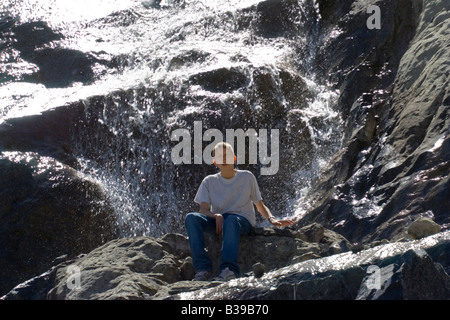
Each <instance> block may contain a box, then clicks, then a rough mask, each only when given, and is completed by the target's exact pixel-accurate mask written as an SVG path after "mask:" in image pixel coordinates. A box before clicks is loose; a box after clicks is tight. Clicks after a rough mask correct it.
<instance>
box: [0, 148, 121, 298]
mask: <svg viewBox="0 0 450 320" xmlns="http://www.w3.org/2000/svg"><path fill="white" fill-rule="evenodd" d="M0 177H1V178H0V218H1V221H2V223H1V225H0V256H1V259H0V279H1V281H0V284H1V285H0V292H2V293H6V292H7V291H9V290H10V289H11V288H13V287H14V286H15V285H17V284H18V283H20V282H22V281H24V280H26V279H30V278H31V277H32V276H35V275H38V274H40V273H42V272H44V271H45V270H48V269H49V267H50V266H51V263H52V261H53V260H54V259H55V258H56V257H58V256H60V255H62V254H68V255H70V256H74V255H77V254H80V253H82V252H88V251H90V250H93V249H94V248H96V247H98V246H99V245H101V244H102V243H104V242H106V241H109V240H111V239H113V238H115V237H117V235H118V231H117V229H116V224H115V217H114V210H113V208H112V207H111V206H110V205H109V203H108V200H107V198H106V196H105V194H104V193H103V190H102V189H101V187H100V186H99V185H98V184H96V183H95V182H94V181H91V180H90V179H88V178H86V177H83V176H82V175H80V174H79V173H78V172H76V171H75V170H74V169H72V168H69V167H67V166H65V165H63V164H61V163H60V162H58V161H56V160H54V159H53V158H49V157H43V156H39V155H38V154H36V153H31V152H28V153H21V152H3V153H2V154H1V156H0Z"/></svg>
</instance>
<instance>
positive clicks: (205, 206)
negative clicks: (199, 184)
mask: <svg viewBox="0 0 450 320" xmlns="http://www.w3.org/2000/svg"><path fill="white" fill-rule="evenodd" d="M209 209H210V206H209V203H208V202H202V203H201V204H200V210H199V212H200V213H201V214H204V215H205V216H207V217H210V218H212V219H215V220H216V233H217V234H221V233H222V227H223V216H222V215H221V214H219V213H213V212H211V210H209Z"/></svg>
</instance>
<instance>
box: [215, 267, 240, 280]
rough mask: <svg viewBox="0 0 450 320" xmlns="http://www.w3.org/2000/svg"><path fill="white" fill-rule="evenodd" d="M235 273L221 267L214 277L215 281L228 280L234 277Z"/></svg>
mask: <svg viewBox="0 0 450 320" xmlns="http://www.w3.org/2000/svg"><path fill="white" fill-rule="evenodd" d="M235 278H236V275H235V274H234V272H233V271H231V270H230V269H228V268H225V269H223V270H222V271H221V272H220V273H219V275H218V276H217V277H215V278H214V280H215V281H228V280H231V279H235Z"/></svg>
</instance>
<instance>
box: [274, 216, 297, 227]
mask: <svg viewBox="0 0 450 320" xmlns="http://www.w3.org/2000/svg"><path fill="white" fill-rule="evenodd" d="M269 222H270V223H271V224H272V225H273V226H274V227H286V226H291V225H293V224H294V223H295V222H294V221H293V220H290V219H287V220H277V219H275V218H274V217H270V218H269Z"/></svg>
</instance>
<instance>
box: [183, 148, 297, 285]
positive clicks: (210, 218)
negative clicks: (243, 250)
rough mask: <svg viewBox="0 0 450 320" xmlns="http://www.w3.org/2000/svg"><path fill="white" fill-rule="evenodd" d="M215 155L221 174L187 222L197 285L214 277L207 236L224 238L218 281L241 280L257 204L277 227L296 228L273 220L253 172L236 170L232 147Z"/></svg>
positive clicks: (205, 185)
mask: <svg viewBox="0 0 450 320" xmlns="http://www.w3.org/2000/svg"><path fill="white" fill-rule="evenodd" d="M212 155H213V159H214V160H213V163H214V165H215V166H216V167H217V168H219V170H220V172H219V173H217V174H213V175H209V176H207V177H206V178H205V179H203V181H202V183H201V184H200V187H199V189H198V191H197V194H196V196H195V198H194V201H195V202H196V203H198V204H200V210H199V212H193V213H189V214H188V215H187V216H186V220H185V225H186V229H187V233H188V237H189V245H190V247H191V252H192V260H193V264H194V268H195V270H196V275H195V277H194V280H197V281H206V280H208V279H209V278H210V277H211V270H212V264H211V261H210V259H209V258H208V255H207V253H206V251H205V242H204V236H203V233H204V232H208V233H213V232H214V231H215V232H216V233H217V234H218V235H222V260H221V264H220V270H221V272H220V274H219V276H218V277H217V278H215V280H220V281H227V280H230V279H233V278H235V277H236V276H239V265H238V263H237V259H238V252H239V242H240V236H241V235H243V234H249V233H250V231H251V228H252V226H254V225H255V223H256V217H255V210H254V208H253V204H255V205H256V209H257V210H258V212H259V213H260V214H261V215H262V216H263V217H264V218H266V219H268V220H269V221H270V222H271V223H272V225H274V226H275V227H282V226H288V225H292V224H294V222H293V221H292V220H277V219H275V218H274V217H273V216H272V214H271V213H270V210H269V209H268V208H267V207H266V206H265V205H264V203H263V201H262V197H261V193H260V191H259V187H258V184H257V182H256V178H255V176H254V175H253V174H252V173H251V172H250V171H246V170H237V169H235V168H234V162H236V156H235V155H234V150H233V147H232V146H231V145H230V144H228V143H225V142H220V143H218V144H217V145H216V146H215V147H214V149H213V151H212Z"/></svg>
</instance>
